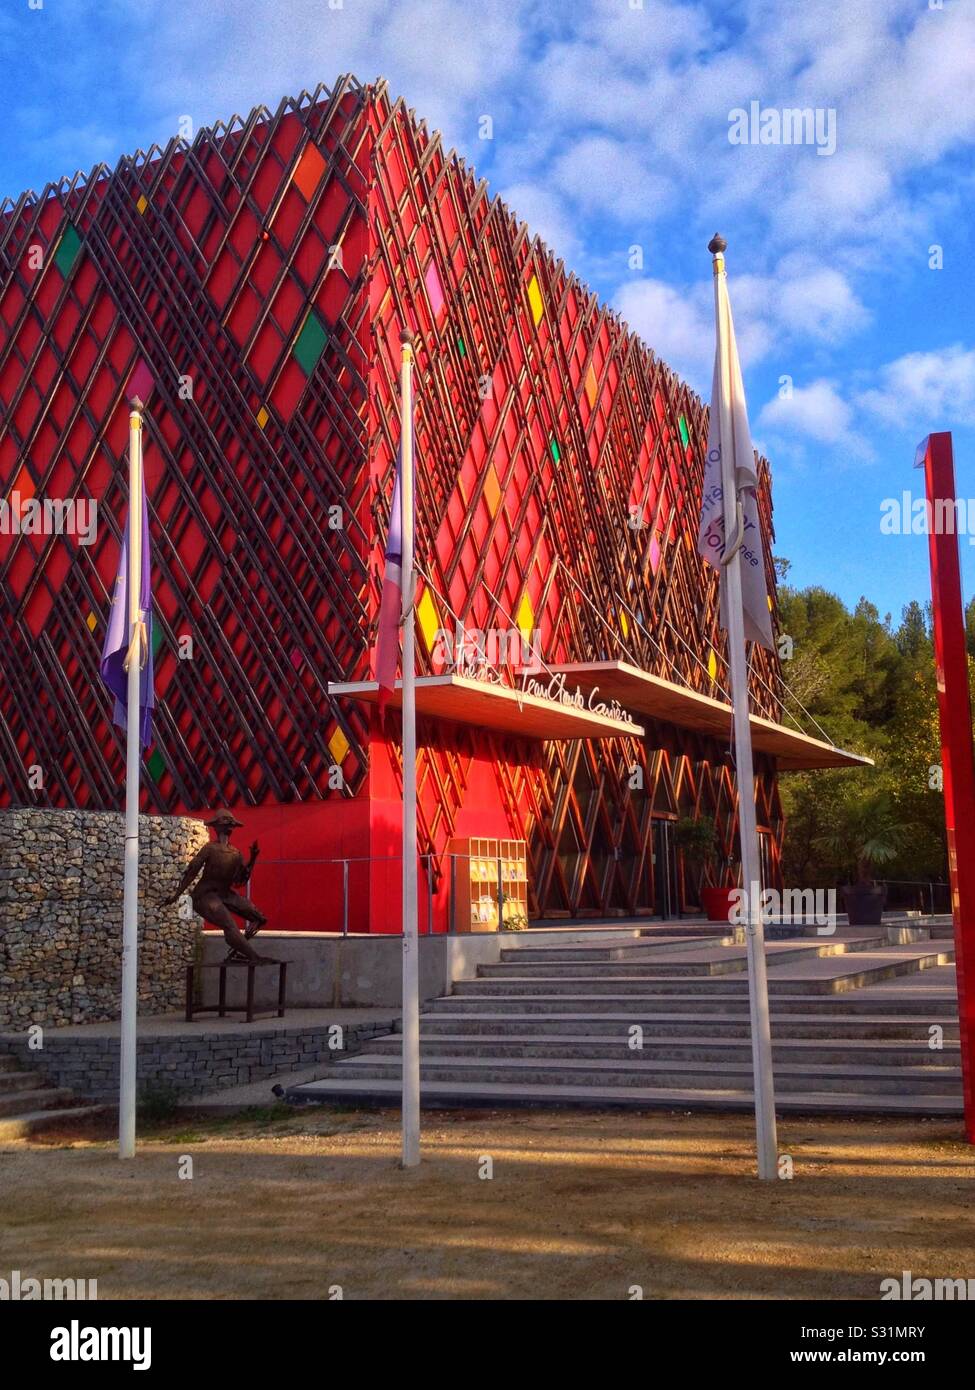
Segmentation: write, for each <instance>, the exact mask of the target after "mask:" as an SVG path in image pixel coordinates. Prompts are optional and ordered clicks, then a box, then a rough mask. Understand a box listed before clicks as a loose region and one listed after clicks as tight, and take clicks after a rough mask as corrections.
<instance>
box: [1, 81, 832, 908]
mask: <svg viewBox="0 0 975 1390" xmlns="http://www.w3.org/2000/svg"><path fill="white" fill-rule="evenodd" d="M404 327H409V328H411V329H412V330H413V331H414V333H415V334H416V341H417V367H416V374H415V380H416V390H417V408H416V459H417V515H416V534H417V561H418V565H419V566H420V570H421V582H420V586H419V588H418V595H417V597H418V609H417V651H418V658H419V669H420V672H421V674H425V675H432V674H435V673H437V672H439V671H443V670H444V669H445V664H444V654H443V644H442V642H439V643H438V637H437V633H438V631H440V630H443V629H448V628H449V629H453V628H454V627H455V625H456V624H457V623H458V622H459V623H461V624H462V625H463V626H464V627H465V628H476V629H480V630H482V631H491V630H495V631H508V632H511V631H514V630H521V631H523V632H524V633H525V634H531V635H532V639H533V641H534V642H535V643H536V646H537V649H538V650H539V651H540V653H541V655H542V657H543V659H544V662H545V664H546V666H547V667H548V668H551V669H555V670H558V669H560V668H563V667H565V666H579V665H580V664H581V665H583V666H586V665H592V664H594V663H600V662H620V661H621V662H625V663H627V664H628V665H629V666H632V667H635V668H638V669H639V670H640V671H643V672H649V673H653V674H655V675H656V676H658V677H662V678H664V679H665V680H666V681H667V682H670V683H671V684H673V685H677V686H680V687H682V689H684V690H685V691H687V692H688V697H687V701H691V699H692V698H693V699H696V700H697V703H698V705H699V706H700V708H701V709H703V708H704V705H705V703H706V702H707V701H708V700H710V701H711V702H712V703H713V702H723V701H724V700H725V699H726V697H725V695H724V690H725V688H726V687H727V678H726V666H725V656H724V645H723V638H722V634H721V633H720V631H719V628H718V623H717V607H718V604H717V589H716V583H715V577H714V573H713V571H712V570H711V569H710V568H709V567H708V566H706V565H705V564H704V563H703V561H702V560H701V559H700V557H699V556H698V554H697V550H696V543H695V538H696V531H697V520H698V512H699V504H700V490H701V483H702V476H703V451H704V447H705V441H706V436H707V414H706V411H705V409H704V407H703V406H702V403H701V402H700V401H699V399H698V398H697V397H696V396H694V395H693V394H692V393H691V392H690V391H689V390H688V389H687V387H686V386H684V385H683V384H682V383H681V382H680V381H679V380H678V379H677V378H676V377H675V376H674V375H673V374H672V373H671V372H670V371H669V370H668V368H667V367H666V366H665V365H664V364H663V363H662V362H661V361H660V360H659V359H658V358H657V357H656V356H655V355H654V354H653V353H652V352H651V351H650V350H648V349H647V347H645V346H644V345H643V344H642V343H641V342H640V341H639V340H638V339H637V338H636V337H635V336H634V335H633V334H631V333H630V332H629V331H628V329H627V327H626V325H625V324H623V323H622V322H621V321H620V320H619V319H618V318H617V317H616V316H615V315H614V314H613V313H611V312H610V311H609V310H608V309H607V308H605V306H603V305H601V304H600V303H599V302H598V300H597V299H596V298H595V296H594V295H592V294H591V293H590V292H589V291H588V290H587V289H586V287H585V286H583V285H582V284H581V283H580V282H579V281H578V280H577V279H576V278H575V277H573V276H572V275H571V274H570V273H569V271H568V270H567V269H566V268H565V266H564V265H563V264H562V262H561V261H559V260H557V259H555V258H554V257H553V256H552V255H551V254H550V253H549V252H548V251H547V250H546V248H545V247H544V246H543V245H542V244H541V243H540V242H539V241H538V240H537V238H533V237H532V236H531V234H530V232H529V230H528V229H527V228H526V227H525V226H524V225H523V224H521V223H519V222H518V221H517V219H516V218H515V217H514V216H513V214H512V213H510V212H509V211H508V209H507V208H506V207H505V206H504V205H503V204H502V203H501V202H500V201H499V200H498V199H496V198H491V196H490V194H489V192H488V190H487V188H486V186H485V185H484V183H483V182H480V183H479V182H478V181H477V179H476V177H475V175H474V174H473V172H472V171H471V170H470V169H469V168H467V167H465V165H464V164H463V162H462V161H460V160H459V159H458V158H457V157H456V156H454V155H453V154H450V153H447V152H445V151H444V150H443V148H442V146H441V144H440V141H439V138H438V137H436V136H433V135H431V134H430V133H429V132H428V131H427V130H426V127H425V126H424V125H422V124H419V123H417V121H416V120H415V118H414V117H413V116H412V115H411V113H410V112H409V111H408V110H407V109H406V107H405V106H404V105H403V103H402V102H396V103H392V102H391V101H390V99H389V96H388V93H387V91H386V88H385V84H383V83H379V84H376V85H371V86H361V85H360V84H358V83H357V82H355V81H354V80H352V79H344V80H343V81H341V82H340V83H339V84H338V85H337V86H336V87H335V88H334V89H332V90H325V89H319V90H318V91H316V92H315V93H313V94H308V93H304V94H302V96H301V97H300V98H298V99H296V100H293V101H286V102H284V103H282V105H281V107H280V108H279V109H278V111H277V112H275V113H273V114H272V113H270V112H268V111H267V110H265V109H263V108H260V109H258V110H256V111H254V112H252V113H251V114H250V116H248V117H247V118H246V119H239V118H235V119H234V120H232V121H231V122H230V123H229V124H227V125H225V126H224V125H218V126H216V127H214V129H213V130H208V131H201V132H200V133H199V135H198V136H197V137H196V139H195V140H194V141H193V142H192V144H191V145H187V144H186V142H184V141H173V142H172V143H171V144H170V145H169V146H168V147H167V148H166V149H165V150H161V149H158V148H153V149H151V150H150V151H148V152H147V153H139V154H138V155H136V156H134V157H132V158H126V159H123V160H121V161H120V162H119V164H118V166H117V167H116V169H115V170H114V171H109V170H108V169H106V168H104V167H102V168H99V169H96V170H94V171H93V172H92V173H91V174H90V175H89V176H87V178H85V177H83V176H81V175H78V176H76V177H75V178H74V179H73V180H71V181H67V180H63V181H62V182H61V183H59V184H57V185H52V186H50V187H49V188H48V189H46V190H45V191H44V193H43V194H42V195H41V196H39V197H37V196H35V195H33V194H30V195H25V196H24V197H22V198H20V199H19V200H17V201H16V202H13V201H11V200H8V201H7V202H5V203H4V204H3V205H2V207H0V411H2V419H0V495H3V496H4V497H5V498H7V499H8V502H9V503H10V505H11V506H12V505H14V504H15V502H16V500H17V499H19V502H20V506H21V507H23V506H24V504H25V501H26V500H27V499H29V498H36V499H42V498H72V499H81V498H83V499H86V500H90V501H94V502H96V503H97V509H98V513H97V515H98V525H97V534H96V536H95V538H94V539H93V541H92V543H91V544H81V543H79V541H78V540H77V538H76V537H73V536H70V535H44V534H36V535H35V534H8V535H0V608H2V621H3V626H4V633H5V655H4V662H3V678H2V685H0V739H2V741H3V757H2V763H0V767H2V771H0V778H2V781H0V788H2V795H3V798H4V800H5V802H6V803H7V804H31V803H36V804H42V805H55V806H75V807H81V808H89V809H93V810H104V809H118V808H120V806H121V798H122V783H123V778H124V747H123V741H122V738H121V737H120V734H119V732H118V731H117V730H115V729H114V728H113V726H112V724H111V719H110V713H111V707H110V701H109V698H108V696H107V693H106V691H105V690H104V688H103V686H102V684H101V682H100V680H99V678H98V660H99V656H100V652H101V645H102V641H103V637H104V630H105V622H106V619H107V614H108V603H109V597H110V591H111V587H112V584H113V582H114V577H115V571H116V567H117V563H118V549H119V543H120V538H121V534H122V528H123V526H124V522H125V516H126V507H127V501H126V475H125V467H124V461H125V450H126V446H127V405H126V397H127V393H128V392H129V391H130V390H132V389H133V383H136V384H137V385H138V387H139V389H140V391H141V393H142V394H143V395H144V397H145V398H146V407H147V420H146V434H145V469H146V487H147V497H148V502H149V508H150V530H151V538H152V549H153V580H154V634H155V642H156V656H155V662H156V695H157V702H158V708H157V713H156V721H155V732H156V739H155V744H154V745H153V747H152V748H151V749H149V750H148V752H147V755H146V759H145V775H144V779H143V806H144V809H145V810H146V811H149V812H157V813H173V812H177V811H189V812H192V813H198V812H201V813H202V812H204V811H206V810H207V809H208V808H212V807H215V806H219V805H229V806H231V807H232V808H234V809H235V811H236V812H237V813H238V816H239V818H240V819H241V820H243V821H244V822H245V830H244V832H242V833H243V835H244V836H245V837H247V838H248V839H249V838H250V837H251V835H252V834H254V835H257V836H258V837H259V838H260V841H261V847H262V859H261V864H260V866H259V870H258V874H257V876H256V878H255V888H254V891H255V896H257V897H258V898H260V900H261V901H262V903H263V904H264V905H265V909H266V910H267V911H268V913H269V916H270V917H271V925H272V926H276V927H281V928H287V927H305V928H316V927H318V928H322V929H334V928H336V927H339V926H341V925H342V924H343V923H344V922H347V923H348V925H349V927H350V928H351V929H354V930H366V929H368V930H396V929H397V927H398V917H399V908H400V902H399V865H398V863H397V862H396V859H395V856H396V855H398V853H399V835H400V809H399V795H400V773H401V765H400V761H399V756H400V755H399V742H398V723H397V716H396V715H395V714H392V715H389V716H388V718H387V727H386V728H385V730H384V729H383V728H382V727H381V726H380V725H379V723H378V718H377V716H376V714H375V712H374V711H373V709H372V707H371V706H370V705H368V704H365V703H363V702H362V701H359V700H356V699H353V698H347V697H336V696H334V695H330V693H329V684H330V683H334V682H348V681H356V680H367V679H368V678H369V676H370V675H371V663H372V648H373V643H374V639H375V626H376V619H377V616H378V606H379V594H380V586H381V579H382V557H383V548H384V543H385V535H386V529H387V524H388V518H389V508H390V501H391V492H392V480H393V470H394V461H395V455H396V449H397V445H398V439H399V423H398V372H399V360H400V346H399V335H400V331H401V330H402V329H403V328H404ZM761 477H762V497H761V503H762V510H763V516H764V522H765V528H764V529H765V536H766V545H767V546H768V545H769V544H770V539H771V534H772V526H771V493H770V484H769V474H768V468H767V465H766V464H765V463H764V461H763V462H762V464H761ZM766 568H767V579H768V586H769V592H770V594H771V595H772V596H773V599H772V602H773V619H774V617H775V613H774V594H775V583H774V574H773V571H772V566H771V556H770V553H767V555H766ZM753 664H754V669H755V678H754V682H753V710H754V712H755V713H756V714H758V715H761V716H764V718H765V719H766V720H768V721H770V723H771V725H774V726H777V725H778V724H779V723H780V720H781V688H780V680H779V673H778V669H777V666H776V663H775V661H774V658H771V657H769V656H768V654H766V653H764V652H757V653H756V654H755V656H754V663H753ZM687 701H685V703H687ZM689 707H690V706H689ZM674 708H677V707H676V706H674ZM661 710H662V711H666V712H669V713H671V714H672V717H671V718H669V719H668V718H657V717H654V715H653V714H652V713H650V714H649V715H648V714H647V712H646V709H644V711H643V712H641V713H639V714H638V715H635V716H634V717H635V718H637V719H638V722H639V724H640V726H641V727H642V729H643V733H642V734H641V735H639V736H634V737H622V738H609V739H589V738H551V739H546V738H544V737H539V736H537V734H536V735H534V736H526V737H520V736H519V734H518V733H517V732H514V733H513V732H512V731H511V730H510V729H502V728H492V727H490V725H488V724H477V725H475V724H471V723H467V722H462V721H460V720H444V719H434V718H432V717H425V718H421V720H420V725H419V739H420V745H421V751H420V755H419V760H418V789H419V838H420V847H421V851H422V852H423V853H424V854H425V855H429V856H431V857H430V858H429V859H428V860H425V861H424V867H423V872H422V875H421V877H422V879H423V882H424V885H426V884H428V883H429V885H430V888H431V890H432V897H431V900H430V902H429V903H426V902H425V900H424V901H423V902H421V924H422V926H426V925H427V924H429V925H431V926H432V928H433V929H435V930H442V929H444V928H445V927H446V925H447V919H448V912H449V902H448V899H449V865H448V861H447V859H446V858H445V857H444V855H445V851H446V849H447V846H448V844H449V843H450V841H451V840H453V839H455V838H457V837H464V836H478V835H480V836H498V837H508V838H514V839H524V840H525V841H526V842H527V844H528V846H529V855H528V857H529V878H530V889H529V893H530V896H529V903H530V908H531V912H532V913H533V914H537V915H542V916H558V915H571V916H577V915H586V914H589V915H594V914H595V915H607V914H614V913H625V914H637V913H648V914H649V913H654V912H663V911H668V910H669V911H675V910H676V909H677V908H678V907H679V906H681V900H682V899H683V898H684V897H685V892H686V890H685V886H684V883H683V876H682V875H681V873H680V872H679V869H678V868H677V866H676V856H675V852H674V848H673V837H672V828H673V823H674V821H675V820H676V818H677V817H678V816H682V815H711V816H714V817H715V819H716V822H717V825H718V828H719V834H720V837H721V841H722V845H723V846H724V848H725V850H726V852H727V853H728V854H729V856H730V855H733V853H734V840H735V834H736V812H735V787H734V770H733V767H732V766H731V764H730V760H729V758H728V756H727V744H728V740H727V737H726V736H721V735H720V734H716V733H715V732H714V729H713V728H709V727H708V726H707V722H706V721H705V723H704V724H703V725H702V723H701V721H700V720H698V719H695V718H692V719H690V720H687V721H685V720H683V716H682V715H681V714H680V713H679V712H678V713H677V714H674V713H673V709H671V707H670V706H666V705H662V706H661ZM719 722H720V721H719ZM769 738H770V740H771V741H770V742H768V748H770V749H773V748H775V747H777V746H778V745H777V744H776V743H775V739H774V736H772V735H770V736H769ZM759 749H760V751H759V752H758V755H757V759H756V772H757V777H756V783H757V792H758V805H759V823H760V826H761V828H762V829H763V831H764V832H765V834H764V843H765V846H766V853H767V865H768V874H769V877H770V879H771V881H773V882H775V881H777V876H778V854H779V846H780V843H781V836H782V818H781V812H780V807H779V800H778V792H777V784H776V775H777V759H776V756H775V754H774V752H771V751H765V752H763V751H761V741H760V740H759ZM780 761H781V760H780ZM782 765H787V766H811V765H816V762H815V754H814V753H813V754H810V755H809V757H808V758H806V760H805V761H804V760H803V754H802V752H801V751H800V752H796V751H795V750H794V749H793V750H791V753H790V755H789V758H788V759H787V761H786V762H784V763H783V764H782ZM343 861H344V862H343ZM655 861H656V862H655ZM665 878H666V879H667V880H668V882H667V884H666V885H665V884H664V879H665ZM665 886H666V892H665V891H664V890H665ZM423 891H424V893H425V892H426V888H425V887H424V890H423Z"/></svg>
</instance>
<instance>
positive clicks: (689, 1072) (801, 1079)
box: [333, 1052, 961, 1096]
mask: <svg viewBox="0 0 975 1390" xmlns="http://www.w3.org/2000/svg"><path fill="white" fill-rule="evenodd" d="M333 1065H334V1067H335V1070H336V1074H337V1075H341V1076H349V1077H355V1078H356V1079H358V1080H369V1081H375V1080H384V1079H388V1078H390V1077H394V1078H398V1077H399V1074H400V1063H399V1058H398V1057H387V1056H383V1055H382V1054H380V1053H377V1052H369V1053H360V1054H359V1055H358V1056H357V1057H353V1058H349V1059H346V1060H337V1061H336V1062H334V1063H333ZM420 1071H421V1077H424V1076H425V1077H428V1078H430V1079H431V1080H434V1081H459V1082H465V1083H466V1082H471V1081H488V1082H492V1083H497V1084H502V1085H503V1084H509V1083H510V1084H521V1083H524V1084H529V1085H541V1086H558V1085H562V1084H565V1085H583V1086H597V1087H598V1086H601V1085H613V1086H637V1087H640V1086H644V1087H668V1086H679V1087H682V1088H684V1089H687V1090H697V1089H710V1088H711V1087H714V1086H715V1085H719V1084H722V1083H723V1089H728V1090H736V1089H738V1088H739V1087H743V1086H748V1085H749V1084H750V1082H751V1076H752V1069H751V1061H750V1059H749V1060H748V1061H746V1062H707V1063H695V1062H677V1061H674V1062H666V1063H657V1062H652V1061H643V1060H641V1059H638V1058H634V1057H633V1056H632V1055H631V1056H630V1057H629V1058H625V1059H623V1060H621V1061H617V1060H608V1059H606V1060H600V1059H590V1058H578V1059H577V1058H571V1057H570V1058H566V1057H558V1058H547V1059H538V1058H530V1057H507V1058H501V1059H496V1058H494V1057H456V1056H444V1057H436V1056H435V1057H430V1056H427V1057H422V1058H421V1068H420ZM814 1088H815V1089H816V1090H818V1091H841V1092H843V1093H844V1094H848V1095H850V1094H852V1095H862V1094H871V1095H878V1096H880V1095H908V1094H917V1095H920V1094H922V1093H927V1092H934V1093H937V1094H950V1093H951V1092H952V1091H953V1090H955V1089H956V1088H957V1089H958V1091H959V1093H960V1091H961V1071H960V1069H959V1068H958V1067H950V1066H924V1067H920V1066H901V1067H871V1066H867V1065H859V1064H857V1065H849V1064H847V1065H842V1066H840V1065H827V1064H825V1063H820V1064H818V1065H812V1064H810V1065H804V1064H802V1063H780V1064H778V1065H777V1066H776V1068H775V1089H776V1091H777V1092H783V1093H786V1092H791V1091H796V1090H812V1089H814Z"/></svg>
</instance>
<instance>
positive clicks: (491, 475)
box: [484, 463, 501, 518]
mask: <svg viewBox="0 0 975 1390" xmlns="http://www.w3.org/2000/svg"><path fill="white" fill-rule="evenodd" d="M484 500H485V502H486V503H487V509H488V511H489V512H490V514H491V516H492V518H493V516H494V513H495V512H496V511H497V510H498V503H499V502H500V501H501V484H500V483H499V482H498V475H497V473H496V472H495V469H494V464H493V463H492V464H491V467H490V468H489V469H488V471H487V477H486V478H485V479H484Z"/></svg>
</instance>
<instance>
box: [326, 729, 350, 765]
mask: <svg viewBox="0 0 975 1390" xmlns="http://www.w3.org/2000/svg"><path fill="white" fill-rule="evenodd" d="M328 751H329V752H330V753H331V755H332V760H333V761H334V762H335V764H336V766H339V767H341V765H342V763H344V762H345V755H346V753H348V751H349V740H348V739H347V738H346V737H345V734H343V732H342V730H341V729H339V728H336V730H335V733H334V734H333V735H332V737H331V738H330V739H329V741H328Z"/></svg>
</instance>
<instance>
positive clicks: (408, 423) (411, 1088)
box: [400, 329, 420, 1168]
mask: <svg viewBox="0 0 975 1390" xmlns="http://www.w3.org/2000/svg"><path fill="white" fill-rule="evenodd" d="M400 342H401V344H402V347H403V357H402V363H401V367H400V394H401V410H402V420H401V431H400V449H401V460H402V469H401V475H400V477H401V482H400V507H401V529H402V539H403V557H402V576H403V700H402V710H403V1060H402V1085H403V1098H402V1124H403V1155H402V1165H403V1167H404V1168H415V1167H416V1166H417V1164H418V1163H419V1162H420V992H419V939H418V935H417V918H416V895H417V874H416V686H415V681H416V670H415V664H414V651H413V642H414V634H413V590H414V569H413V334H412V333H411V332H410V331H409V330H408V329H404V330H403V332H402V333H401V334H400Z"/></svg>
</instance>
